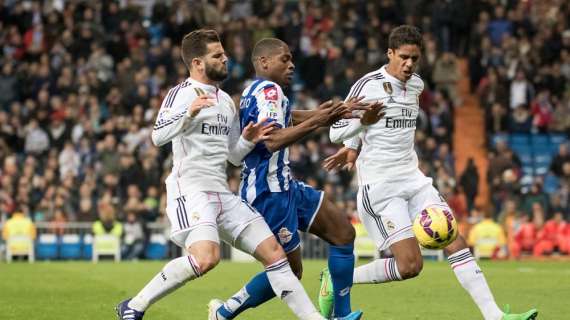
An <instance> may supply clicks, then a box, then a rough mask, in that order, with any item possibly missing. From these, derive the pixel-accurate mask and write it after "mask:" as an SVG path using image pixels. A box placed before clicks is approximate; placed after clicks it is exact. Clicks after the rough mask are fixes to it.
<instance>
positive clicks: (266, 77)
mask: <svg viewBox="0 0 570 320" xmlns="http://www.w3.org/2000/svg"><path fill="white" fill-rule="evenodd" d="M255 77H256V78H258V79H264V80H269V81H271V82H275V83H277V84H278V85H281V84H280V83H279V81H277V80H275V79H273V78H271V77H270V76H269V75H267V74H264V73H263V72H256V73H255Z"/></svg>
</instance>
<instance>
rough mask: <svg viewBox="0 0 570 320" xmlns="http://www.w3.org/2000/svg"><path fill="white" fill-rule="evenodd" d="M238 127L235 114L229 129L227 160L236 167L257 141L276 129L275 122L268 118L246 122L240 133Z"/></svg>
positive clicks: (237, 119)
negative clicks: (255, 121)
mask: <svg viewBox="0 0 570 320" xmlns="http://www.w3.org/2000/svg"><path fill="white" fill-rule="evenodd" d="M239 128H240V124H239V116H236V117H235V121H234V124H233V125H232V129H231V131H230V142H229V146H230V152H229V155H228V161H229V162H231V164H233V165H234V166H236V167H239V166H240V165H241V162H242V161H243V159H244V158H245V156H247V154H248V153H250V152H251V150H253V148H255V145H256V144H257V143H258V142H260V141H265V140H267V138H268V137H269V134H270V133H271V132H273V131H274V130H276V129H277V124H275V123H274V122H268V118H263V119H261V120H260V121H259V122H257V123H253V122H250V123H248V124H247V126H245V128H243V132H242V133H241V135H240V132H239Z"/></svg>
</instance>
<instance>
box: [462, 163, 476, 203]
mask: <svg viewBox="0 0 570 320" xmlns="http://www.w3.org/2000/svg"><path fill="white" fill-rule="evenodd" d="M459 184H460V185H461V188H462V189H463V192H464V193H465V198H466V200H467V210H468V211H471V209H473V206H474V205H475V198H476V197H477V194H478V193H479V170H478V169H477V166H475V161H474V160H473V158H469V159H468V160H467V166H466V167H465V170H464V171H463V173H462V174H461V178H460V179H459Z"/></svg>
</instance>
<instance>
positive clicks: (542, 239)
mask: <svg viewBox="0 0 570 320" xmlns="http://www.w3.org/2000/svg"><path fill="white" fill-rule="evenodd" d="M566 228H567V223H566V221H564V218H563V215H562V212H556V213H555V214H554V217H553V218H552V219H550V220H548V221H547V222H546V223H545V224H544V227H543V228H542V229H541V230H540V231H539V232H538V234H537V236H536V237H537V243H536V245H535V246H534V249H533V252H532V255H533V256H535V257H540V256H542V255H545V254H551V253H552V252H553V251H554V250H558V251H559V252H568V251H567V250H568V244H569V243H568V238H567V236H566V234H565V232H566Z"/></svg>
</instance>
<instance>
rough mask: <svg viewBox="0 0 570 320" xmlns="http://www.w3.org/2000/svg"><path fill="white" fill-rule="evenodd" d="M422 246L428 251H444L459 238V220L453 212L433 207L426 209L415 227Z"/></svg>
mask: <svg viewBox="0 0 570 320" xmlns="http://www.w3.org/2000/svg"><path fill="white" fill-rule="evenodd" d="M413 229H414V233H415V235H416V238H417V239H418V242H419V243H420V245H421V246H422V247H424V248H426V249H443V248H445V247H446V246H447V245H448V244H450V243H452V242H453V241H454V240H455V239H456V238H457V233H458V231H457V220H455V217H454V216H453V213H452V212H451V210H449V209H448V208H445V207H435V206H431V207H428V208H426V209H424V210H423V211H422V212H420V214H418V216H417V217H416V219H415V220H414V225H413Z"/></svg>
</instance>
